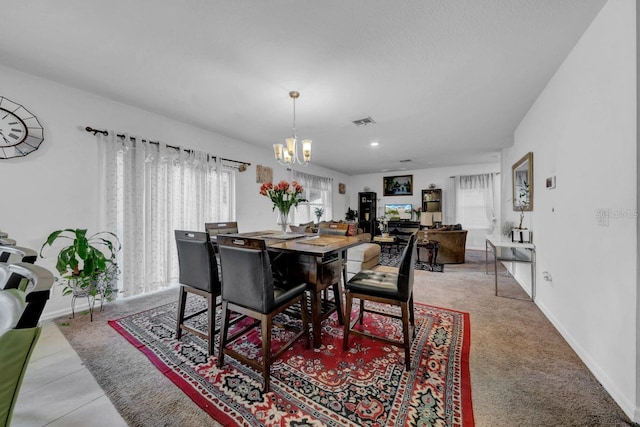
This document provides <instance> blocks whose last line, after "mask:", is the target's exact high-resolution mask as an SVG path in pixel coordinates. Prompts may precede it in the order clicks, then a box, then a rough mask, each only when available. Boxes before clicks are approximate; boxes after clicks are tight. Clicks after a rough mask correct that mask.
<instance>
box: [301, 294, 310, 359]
mask: <svg viewBox="0 0 640 427" xmlns="http://www.w3.org/2000/svg"><path fill="white" fill-rule="evenodd" d="M300 307H301V308H302V331H303V335H304V348H306V349H307V350H308V349H310V348H311V341H310V339H309V313H308V311H307V310H308V307H307V293H306V292H303V293H302V296H301V299H300Z"/></svg>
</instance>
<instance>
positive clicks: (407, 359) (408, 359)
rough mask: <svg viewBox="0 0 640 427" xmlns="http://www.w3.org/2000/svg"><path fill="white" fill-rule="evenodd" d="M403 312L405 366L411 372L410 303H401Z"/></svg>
mask: <svg viewBox="0 0 640 427" xmlns="http://www.w3.org/2000/svg"><path fill="white" fill-rule="evenodd" d="M400 309H401V311H402V336H403V338H404V364H405V366H406V368H407V371H410V370H411V341H410V340H409V307H408V303H406V302H402V303H400Z"/></svg>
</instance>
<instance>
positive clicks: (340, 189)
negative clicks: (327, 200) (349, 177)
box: [338, 183, 347, 194]
mask: <svg viewBox="0 0 640 427" xmlns="http://www.w3.org/2000/svg"><path fill="white" fill-rule="evenodd" d="M346 192H347V186H346V185H344V184H343V183H339V184H338V193H340V194H345V193H346Z"/></svg>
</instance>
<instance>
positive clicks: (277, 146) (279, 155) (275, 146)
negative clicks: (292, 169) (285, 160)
mask: <svg viewBox="0 0 640 427" xmlns="http://www.w3.org/2000/svg"><path fill="white" fill-rule="evenodd" d="M273 154H275V156H276V160H282V144H273Z"/></svg>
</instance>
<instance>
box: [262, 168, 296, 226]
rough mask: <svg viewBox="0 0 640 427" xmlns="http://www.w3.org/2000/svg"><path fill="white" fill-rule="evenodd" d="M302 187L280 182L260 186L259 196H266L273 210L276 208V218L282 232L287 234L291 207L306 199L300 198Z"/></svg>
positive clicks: (293, 183) (293, 182) (294, 182)
mask: <svg viewBox="0 0 640 427" xmlns="http://www.w3.org/2000/svg"><path fill="white" fill-rule="evenodd" d="M303 191H304V190H303V188H302V185H300V184H299V183H298V182H296V181H291V184H289V183H288V182H287V181H280V182H279V183H278V184H276V185H273V183H271V182H267V183H264V184H262V185H261V186H260V194H262V195H263V196H267V197H268V198H269V199H271V201H272V202H273V210H274V211H275V210H276V208H278V218H279V223H280V227H282V232H283V233H286V232H287V226H288V224H289V211H290V210H291V208H292V207H297V206H298V204H299V203H300V202H306V201H307V199H305V198H303V197H301V194H302V193H303Z"/></svg>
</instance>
